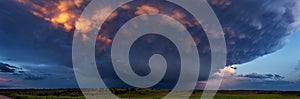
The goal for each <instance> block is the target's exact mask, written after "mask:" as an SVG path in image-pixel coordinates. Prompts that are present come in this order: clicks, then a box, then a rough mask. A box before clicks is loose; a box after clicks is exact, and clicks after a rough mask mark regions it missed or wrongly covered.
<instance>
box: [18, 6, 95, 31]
mask: <svg viewBox="0 0 300 99" xmlns="http://www.w3.org/2000/svg"><path fill="white" fill-rule="evenodd" d="M16 1H17V2H19V3H22V4H24V5H28V7H29V9H30V12H31V13H32V14H33V15H35V16H37V17H40V18H43V19H44V20H46V21H49V22H51V23H52V24H53V26H55V27H61V28H64V29H65V30H66V31H71V30H72V29H73V28H74V24H75V23H76V21H77V20H76V19H77V18H78V17H79V16H80V13H81V12H82V10H83V9H84V7H85V5H86V4H87V3H88V2H90V0H59V1H55V0H42V1H32V0H16Z"/></svg>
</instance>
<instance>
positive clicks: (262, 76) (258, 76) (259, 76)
mask: <svg viewBox="0 0 300 99" xmlns="http://www.w3.org/2000/svg"><path fill="white" fill-rule="evenodd" d="M238 77H244V78H251V79H271V80H282V79H284V77H283V76H280V75H278V74H258V73H250V74H241V75H238Z"/></svg>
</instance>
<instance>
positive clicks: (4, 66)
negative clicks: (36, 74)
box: [0, 62, 24, 73]
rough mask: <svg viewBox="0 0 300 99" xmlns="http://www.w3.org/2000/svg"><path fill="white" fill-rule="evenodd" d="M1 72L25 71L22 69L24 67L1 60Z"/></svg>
mask: <svg viewBox="0 0 300 99" xmlns="http://www.w3.org/2000/svg"><path fill="white" fill-rule="evenodd" d="M0 72H4V73H22V72H24V71H22V68H19V67H16V66H12V65H9V64H5V63H1V62H0Z"/></svg>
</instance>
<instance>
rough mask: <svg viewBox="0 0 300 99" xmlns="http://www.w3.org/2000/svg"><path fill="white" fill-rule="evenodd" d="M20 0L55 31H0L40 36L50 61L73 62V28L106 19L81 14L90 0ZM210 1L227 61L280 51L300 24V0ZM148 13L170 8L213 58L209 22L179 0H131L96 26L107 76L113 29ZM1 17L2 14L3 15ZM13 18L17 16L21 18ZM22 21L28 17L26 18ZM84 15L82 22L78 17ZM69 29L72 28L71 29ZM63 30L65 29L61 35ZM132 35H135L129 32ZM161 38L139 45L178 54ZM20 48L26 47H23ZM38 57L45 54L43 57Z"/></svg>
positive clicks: (99, 53)
mask: <svg viewBox="0 0 300 99" xmlns="http://www.w3.org/2000/svg"><path fill="white" fill-rule="evenodd" d="M17 1H18V2H19V4H22V7H21V8H23V10H27V11H29V12H30V13H31V14H32V15H34V16H35V17H34V18H32V17H30V16H29V15H28V14H27V13H25V14H24V12H17V11H15V12H14V14H17V15H24V17H26V18H27V17H30V18H32V20H33V19H35V18H36V17H38V18H40V19H43V22H40V21H34V22H37V23H38V25H39V27H43V26H44V25H45V23H44V21H45V22H48V23H50V24H51V26H52V27H54V29H53V28H51V30H52V31H51V32H49V31H48V30H49V29H45V28H35V27H30V26H32V25H30V24H29V25H28V24H27V26H28V27H26V28H29V29H32V28H34V29H36V30H26V31H25V29H24V28H20V27H16V29H13V30H22V31H17V32H15V31H12V30H8V29H7V28H5V27H0V29H1V31H0V33H2V34H5V36H2V37H8V38H16V40H19V39H20V37H25V36H26V35H27V36H29V38H26V39H24V40H23V39H21V40H19V42H26V43H25V44H24V45H26V46H28V45H29V44H27V42H28V41H27V40H28V39H34V41H31V42H35V44H36V45H35V46H33V47H32V46H29V48H32V49H30V50H34V53H35V52H37V51H35V49H43V48H44V49H50V50H46V51H44V52H43V53H50V55H44V56H47V57H51V58H53V59H57V60H54V61H51V62H55V61H57V63H58V64H62V63H66V64H64V66H71V64H70V61H71V57H68V55H70V51H71V49H70V45H71V43H70V42H71V41H72V39H71V38H72V36H73V35H72V30H74V27H76V28H77V29H78V30H79V31H80V32H88V31H90V30H91V27H95V26H97V20H96V19H100V20H106V19H105V18H104V17H103V16H101V14H96V16H91V20H90V19H89V20H88V19H82V20H78V19H77V18H78V17H79V16H80V14H81V12H82V11H83V9H84V7H85V5H86V4H87V3H88V1H86V2H83V0H69V1H55V0H53V1H51V0H49V1H34V2H33V1H30V0H17ZM209 3H210V4H211V5H212V8H213V10H214V11H215V12H216V14H217V17H218V18H219V20H220V22H221V25H222V27H223V30H224V32H225V38H226V44H227V50H228V56H227V64H226V65H233V64H242V63H246V62H249V61H252V60H254V59H256V58H258V57H260V56H263V55H267V54H270V53H272V52H275V51H277V50H278V49H280V48H281V47H282V46H283V45H284V43H285V42H284V41H285V40H286V37H287V36H288V35H290V34H291V33H292V32H293V31H294V30H295V29H296V28H297V27H299V24H298V23H300V21H299V19H300V17H299V15H298V14H297V13H298V12H299V10H298V9H299V8H300V6H298V5H299V1H296V0H294V1H292V0H289V1H286V0H272V1H271V0H209ZM112 10H113V9H111V8H110V7H109V6H108V7H107V8H106V9H99V11H97V12H95V13H107V12H110V11H112ZM296 12H297V13H296ZM18 13H22V14H18ZM146 13H159V14H165V15H169V16H171V17H173V18H174V19H176V20H178V21H179V22H180V23H181V24H183V25H184V26H185V27H186V28H187V29H188V30H189V31H190V32H191V34H192V36H193V38H194V40H195V42H196V44H197V46H198V49H199V53H200V54H201V55H200V56H203V57H202V59H201V60H202V61H204V62H210V57H209V55H210V47H209V43H208V40H207V38H206V36H205V33H204V31H203V29H205V26H203V27H201V25H200V23H197V20H195V18H193V16H192V15H191V14H189V13H188V12H187V11H185V10H184V9H181V8H180V7H178V6H176V5H174V4H170V3H169V2H166V1H162V0H140V1H139V2H131V3H129V4H125V5H123V6H121V7H120V8H119V9H117V10H116V11H115V12H114V13H112V14H111V17H109V19H107V21H106V23H105V24H104V25H103V26H102V27H96V28H98V29H100V31H99V36H98V38H97V39H98V42H97V44H96V49H97V57H98V61H99V63H101V64H104V65H105V66H106V67H105V68H108V69H104V74H106V75H108V76H107V78H112V77H111V75H110V74H111V73H114V72H112V69H111V68H109V67H111V65H110V64H109V58H110V55H109V50H110V44H111V42H112V39H113V36H114V33H116V31H117V29H118V27H121V26H122V24H124V23H126V21H128V20H129V19H130V18H133V17H135V16H138V15H141V14H146ZM25 15H26V16H25ZM0 18H2V16H1V17H0ZM12 18H14V17H12ZM30 18H29V19H30ZM6 19H7V17H4V19H3V20H6ZM14 19H16V20H17V19H18V18H14ZM14 19H13V20H14ZM29 19H28V20H29ZM17 21H21V22H23V21H22V20H17ZM79 21H80V24H79V23H78V22H79ZM98 21H99V20H98ZM10 22H11V21H10ZM25 22H27V21H25ZM39 22H40V23H39ZM17 23H18V22H17ZM162 23H168V20H162ZM171 24H172V23H171ZM0 25H1V24H0ZM46 25H47V24H46ZM46 25H45V26H46ZM1 26H2V25H1ZM3 26H4V25H3ZM10 26H11V25H10ZM47 26H48V25H47ZM4 30H5V31H4ZM23 30H24V31H23ZM54 30H55V31H54ZM179 30H180V29H179ZM62 31H65V32H62ZM23 32H24V33H23ZM67 32H68V33H69V34H67ZM8 33H9V34H8ZM26 33H27V34H26ZM58 33H62V34H59V35H58ZM64 33H65V34H64ZM24 34H26V35H24ZM18 35H19V36H18ZM20 35H21V36H20ZM23 35H24V36H23ZM79 36H81V37H82V39H84V40H85V41H89V39H90V38H88V36H86V34H84V33H82V35H79ZM128 37H129V38H130V35H129V36H128ZM217 37H218V36H216V38H217ZM158 38H159V37H154V36H148V37H147V38H145V40H146V41H145V42H146V43H140V45H139V44H137V46H141V47H144V48H145V49H143V50H141V52H147V51H149V50H151V51H154V52H159V53H165V54H166V55H169V57H171V56H172V55H174V54H172V53H171V54H170V53H168V52H176V49H170V47H169V46H164V45H171V43H170V42H167V40H166V39H158ZM8 40H9V39H8ZM49 41H51V43H49ZM154 41H159V43H158V42H156V43H155V44H154V43H153V42H154ZM6 42H8V41H6ZM66 42H67V43H66ZM189 43H190V42H187V45H188V44H189ZM30 44H31V43H30ZM147 44H153V46H155V47H151V45H147ZM10 45H15V46H18V43H16V44H15V43H12V44H10ZM157 48H159V49H157ZM155 49H157V50H155ZM2 50H6V51H7V50H9V49H5V48H4V47H3V49H2ZM52 51H53V52H52ZM19 52H20V53H22V52H21V51H19ZM57 52H59V53H57ZM62 53H63V54H62ZM65 53H67V54H65ZM149 53H150V52H149ZM25 56H26V55H25ZM138 59H147V58H143V56H141V58H138ZM38 60H41V59H40V58H38ZM169 60H170V61H174V60H176V59H175V58H170V59H169ZM58 61H59V62H58ZM61 61H63V62H61ZM204 62H201V63H204ZM176 64H179V63H177V62H174V65H176ZM205 64H209V63H205ZM205 64H204V65H201V66H206V67H203V68H206V69H203V68H202V67H201V68H202V70H204V71H205V73H206V74H207V71H209V70H208V69H207V68H209V67H208V65H205ZM136 65H139V63H136ZM172 65H173V64H172ZM175 67H176V66H175ZM227 69H228V70H229V71H230V72H232V71H231V70H232V69H230V68H228V67H225V70H227ZM201 72H202V71H201ZM229 74H230V73H229ZM248 76H249V75H248ZM265 76H266V75H265ZM273 76H275V75H273ZM202 78H205V77H202ZM279 78H280V77H279ZM166 81H167V80H166Z"/></svg>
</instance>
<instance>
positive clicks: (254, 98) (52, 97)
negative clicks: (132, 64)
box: [0, 89, 300, 99]
mask: <svg viewBox="0 0 300 99" xmlns="http://www.w3.org/2000/svg"><path fill="white" fill-rule="evenodd" d="M128 90H129V89H113V90H112V91H113V92H116V93H118V94H117V96H118V97H120V98H121V99H160V98H162V97H164V96H165V95H166V94H168V93H169V92H170V91H169V90H153V89H135V90H131V91H128ZM1 92H4V94H3V93H2V94H3V95H5V96H8V97H11V98H12V99H85V98H84V96H82V94H80V91H79V90H76V89H75V90H74V89H72V90H68V89H58V90H21V91H20V90H8V91H6V90H1V91H0V94H1ZM5 92H6V93H5ZM201 94H202V91H195V92H194V93H193V94H192V96H190V99H200V96H201ZM214 99H300V92H284V91H283V92H281V91H235V90H231V91H218V93H217V95H216V96H215V98H214Z"/></svg>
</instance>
